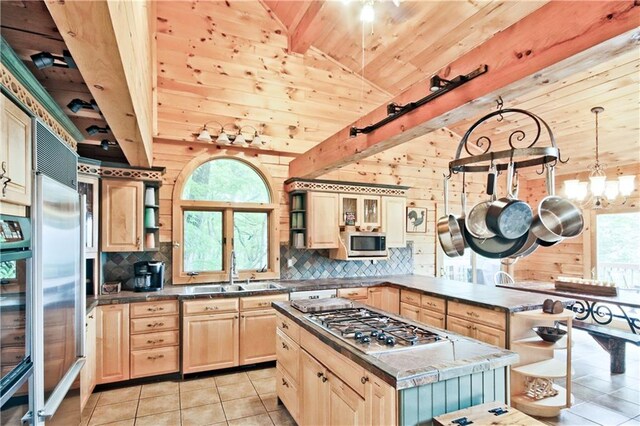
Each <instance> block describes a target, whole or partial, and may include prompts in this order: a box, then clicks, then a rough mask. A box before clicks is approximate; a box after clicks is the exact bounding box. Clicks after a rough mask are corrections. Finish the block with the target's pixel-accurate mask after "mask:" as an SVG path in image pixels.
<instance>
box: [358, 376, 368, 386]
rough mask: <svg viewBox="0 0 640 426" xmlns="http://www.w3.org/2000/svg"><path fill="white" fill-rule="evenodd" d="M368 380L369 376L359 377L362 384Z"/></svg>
mask: <svg viewBox="0 0 640 426" xmlns="http://www.w3.org/2000/svg"><path fill="white" fill-rule="evenodd" d="M368 381H369V377H367V376H362V377H360V383H362V384H363V385H364V384H365V383H367V382H368Z"/></svg>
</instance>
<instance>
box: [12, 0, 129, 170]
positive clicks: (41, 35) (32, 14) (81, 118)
mask: <svg viewBox="0 0 640 426" xmlns="http://www.w3.org/2000/svg"><path fill="white" fill-rule="evenodd" d="M1 3H2V5H1V10H0V15H1V16H2V21H1V22H2V28H1V33H2V37H4V38H5V40H6V41H7V43H9V45H10V46H11V47H12V48H13V49H14V51H15V52H16V54H17V55H18V56H19V57H20V58H21V59H22V60H23V61H24V63H25V64H26V66H27V67H28V68H29V70H30V71H31V72H32V73H33V75H34V76H35V77H36V78H37V79H38V81H39V82H40V83H41V84H42V85H43V87H44V88H45V89H46V90H47V91H48V92H49V94H51V96H52V97H53V98H54V99H55V101H56V102H57V103H58V105H59V106H60V108H61V109H62V110H63V111H64V112H65V113H66V114H67V115H68V116H69V118H71V121H73V123H74V124H75V125H76V127H78V129H79V130H80V131H81V132H82V134H83V136H84V137H85V139H84V140H83V141H78V142H80V143H79V144H78V154H79V155H81V156H83V157H88V158H94V159H99V160H103V161H109V162H118V163H127V161H126V159H125V157H124V154H123V153H122V150H121V149H120V147H119V146H118V145H111V146H110V147H109V150H108V151H105V150H103V149H101V148H100V142H101V141H102V140H103V139H107V140H109V141H111V142H115V141H116V139H115V138H114V136H113V134H112V133H111V132H110V131H108V132H107V133H98V134H95V135H89V134H88V133H87V131H86V129H87V128H88V127H89V126H91V125H97V126H99V127H101V128H104V127H106V126H107V122H106V121H105V119H104V117H103V116H102V115H101V114H100V113H98V112H96V111H95V110H91V109H84V108H83V109H80V110H79V111H78V112H75V113H74V112H73V111H71V110H70V109H69V108H68V107H67V105H68V104H69V102H71V101H72V100H73V99H76V98H77V99H81V100H83V101H85V102H89V101H91V99H92V96H91V93H90V91H89V89H88V87H87V85H86V84H85V82H84V79H83V78H82V75H81V74H80V71H79V70H78V69H77V68H62V67H50V68H45V69H42V70H39V69H38V68H36V66H35V65H34V64H33V62H32V60H31V55H33V54H36V53H40V52H49V53H51V54H53V55H55V56H62V52H63V50H66V49H67V46H66V45H65V42H64V41H63V40H62V36H61V35H60V33H59V32H58V29H57V28H56V25H55V23H54V22H53V19H52V18H51V15H50V13H49V11H48V10H47V7H46V6H45V4H44V2H43V1H2V2H1Z"/></svg>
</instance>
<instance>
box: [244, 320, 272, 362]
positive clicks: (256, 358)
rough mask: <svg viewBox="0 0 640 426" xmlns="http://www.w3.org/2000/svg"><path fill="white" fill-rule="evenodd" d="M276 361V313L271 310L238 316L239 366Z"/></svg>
mask: <svg viewBox="0 0 640 426" xmlns="http://www.w3.org/2000/svg"><path fill="white" fill-rule="evenodd" d="M275 359H276V312H275V311H274V310H273V309H267V310H264V311H250V312H243V313H242V314H240V365H245V364H254V363H257V362H265V361H273V360H275Z"/></svg>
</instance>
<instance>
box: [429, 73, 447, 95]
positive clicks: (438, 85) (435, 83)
mask: <svg viewBox="0 0 640 426" xmlns="http://www.w3.org/2000/svg"><path fill="white" fill-rule="evenodd" d="M451 83H452V81H450V80H445V79H444V78H441V77H439V76H437V75H434V76H433V77H431V84H430V85H429V90H431V91H432V92H437V91H438V90H440V89H444V88H445V87H447V86H448V85H450V84H451Z"/></svg>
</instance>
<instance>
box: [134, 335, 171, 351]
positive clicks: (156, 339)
mask: <svg viewBox="0 0 640 426" xmlns="http://www.w3.org/2000/svg"><path fill="white" fill-rule="evenodd" d="M178 344H180V332H179V331H178V330H176V331H163V332H160V333H146V334H136V335H133V336H131V350H132V351H135V350H139V349H152V348H158V347H162V346H175V345H178Z"/></svg>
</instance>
